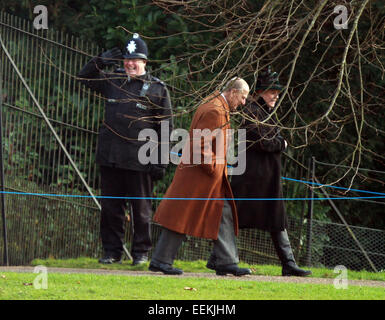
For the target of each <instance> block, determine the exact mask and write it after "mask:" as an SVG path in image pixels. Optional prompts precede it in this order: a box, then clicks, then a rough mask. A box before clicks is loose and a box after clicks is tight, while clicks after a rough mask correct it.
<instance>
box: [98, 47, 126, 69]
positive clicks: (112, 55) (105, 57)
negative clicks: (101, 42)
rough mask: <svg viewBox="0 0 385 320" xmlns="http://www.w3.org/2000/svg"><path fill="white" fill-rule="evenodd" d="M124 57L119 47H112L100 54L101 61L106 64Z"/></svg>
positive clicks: (111, 63) (112, 63) (108, 64)
mask: <svg viewBox="0 0 385 320" xmlns="http://www.w3.org/2000/svg"><path fill="white" fill-rule="evenodd" d="M120 59H123V55H122V51H121V50H120V49H119V48H116V47H115V48H112V49H111V50H108V51H106V52H103V53H102V54H101V55H100V61H101V62H102V64H103V65H105V66H110V65H114V64H115V63H117V62H118V61H117V60H120Z"/></svg>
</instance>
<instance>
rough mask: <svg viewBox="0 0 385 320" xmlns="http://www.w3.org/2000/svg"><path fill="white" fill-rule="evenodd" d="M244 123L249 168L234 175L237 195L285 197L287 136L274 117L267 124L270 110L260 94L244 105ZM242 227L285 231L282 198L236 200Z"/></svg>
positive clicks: (233, 188) (232, 181)
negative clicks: (283, 161)
mask: <svg viewBox="0 0 385 320" xmlns="http://www.w3.org/2000/svg"><path fill="white" fill-rule="evenodd" d="M244 113H245V114H246V117H244V120H243V122H242V124H241V127H242V128H245V129H246V130H247V131H246V139H247V142H246V171H245V172H244V174H243V175H238V176H233V177H232V180H231V187H232V190H233V194H234V197H235V198H282V185H281V153H282V151H283V150H284V149H285V140H284V138H283V137H282V136H281V135H280V134H279V128H278V127H277V126H276V123H275V121H274V120H273V117H272V118H270V119H269V120H267V122H266V124H260V123H257V122H255V121H251V119H258V120H259V121H263V120H265V119H266V118H267V117H268V115H269V113H270V110H269V108H268V107H267V106H266V104H265V103H264V101H263V99H262V98H260V99H259V100H258V101H257V102H251V103H248V104H247V105H246V106H245V109H244ZM235 202H236V206H237V211H238V223H239V228H257V229H261V230H266V231H282V230H284V229H286V228H287V217H286V211H285V205H284V202H283V201H282V200H236V201H235Z"/></svg>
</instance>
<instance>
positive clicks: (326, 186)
mask: <svg viewBox="0 0 385 320" xmlns="http://www.w3.org/2000/svg"><path fill="white" fill-rule="evenodd" d="M281 178H282V179H283V180H289V181H295V182H302V183H307V184H312V185H316V186H322V187H325V188H333V189H340V190H348V191H355V192H362V193H370V194H378V195H381V196H385V193H381V192H374V191H366V190H360V189H351V188H343V187H337V186H330V185H324V184H322V183H316V182H311V181H304V180H297V179H292V178H286V177H281Z"/></svg>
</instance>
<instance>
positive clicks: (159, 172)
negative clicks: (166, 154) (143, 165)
mask: <svg viewBox="0 0 385 320" xmlns="http://www.w3.org/2000/svg"><path fill="white" fill-rule="evenodd" d="M165 173H166V169H165V168H163V167H159V166H156V165H152V166H151V169H150V176H151V178H152V180H154V181H155V180H160V179H162V178H163V177H164V175H165Z"/></svg>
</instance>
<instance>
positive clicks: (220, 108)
mask: <svg viewBox="0 0 385 320" xmlns="http://www.w3.org/2000/svg"><path fill="white" fill-rule="evenodd" d="M193 129H201V130H204V129H210V130H211V131H214V130H215V129H218V132H222V134H223V135H221V134H218V135H216V136H214V137H213V138H212V148H206V149H205V148H204V144H202V145H203V147H200V145H201V144H198V143H194V142H193V138H192V137H193ZM226 129H230V115H229V106H228V104H227V103H226V101H225V99H224V98H223V97H222V96H221V95H220V93H219V92H215V93H214V94H212V95H211V96H209V97H208V98H206V99H205V100H204V102H203V104H202V105H200V106H199V107H198V109H197V111H196V112H195V114H194V117H193V119H192V122H191V127H190V131H189V137H190V140H189V142H187V143H186V145H185V147H184V149H183V156H182V162H181V163H180V164H179V166H178V167H177V169H176V171H175V176H174V179H173V181H172V183H171V185H170V187H169V188H168V190H167V192H166V194H165V195H164V198H184V199H181V200H171V199H170V200H168V199H163V200H162V201H161V203H160V205H159V207H158V209H157V211H156V212H155V215H154V221H155V222H157V223H159V224H160V225H162V226H163V227H165V228H167V229H170V230H173V231H175V232H179V233H182V234H187V235H190V236H195V237H200V238H206V239H215V240H216V239H217V238H218V231H219V225H220V221H221V218H222V209H223V204H224V200H223V198H230V199H231V200H228V201H229V203H230V205H231V207H232V211H233V221H234V231H235V234H236V235H237V234H238V219H237V211H236V207H235V203H234V201H233V200H232V198H233V194H232V191H231V187H230V184H229V181H228V179H227V161H226V150H227V146H228V141H227V137H226ZM221 137H222V138H221ZM196 142H200V141H199V140H197V139H196ZM217 145H223V146H224V148H223V149H222V150H224V152H222V153H221V152H220V151H218V150H217ZM219 150H220V149H219ZM194 153H195V155H194ZM205 155H206V156H207V155H211V156H212V161H211V162H210V163H208V164H205V163H204V156H205ZM197 156H198V157H199V158H201V164H193V163H192V162H193V161H192V160H193V158H194V157H195V158H196V157H197ZM188 158H190V162H188ZM194 163H196V162H194ZM185 198H205V199H213V198H221V199H222V200H189V199H185Z"/></svg>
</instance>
